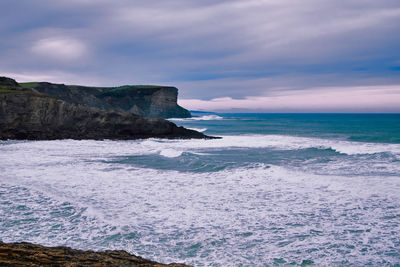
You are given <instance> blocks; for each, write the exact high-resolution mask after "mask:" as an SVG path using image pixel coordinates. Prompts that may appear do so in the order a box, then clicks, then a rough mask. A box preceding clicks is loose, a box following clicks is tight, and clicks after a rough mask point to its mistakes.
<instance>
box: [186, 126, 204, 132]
mask: <svg viewBox="0 0 400 267" xmlns="http://www.w3.org/2000/svg"><path fill="white" fill-rule="evenodd" d="M187 128H188V129H190V130H195V131H198V132H201V133H202V132H205V131H207V128H191V127H187Z"/></svg>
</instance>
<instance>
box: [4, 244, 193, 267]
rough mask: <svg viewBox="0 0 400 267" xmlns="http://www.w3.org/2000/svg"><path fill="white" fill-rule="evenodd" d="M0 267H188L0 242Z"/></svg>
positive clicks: (124, 255)
mask: <svg viewBox="0 0 400 267" xmlns="http://www.w3.org/2000/svg"><path fill="white" fill-rule="evenodd" d="M0 266H76V267H78V266H137V267H167V266H169V267H185V266H186V267H190V266H188V265H184V264H178V263H171V264H168V265H165V264H161V263H157V262H154V261H151V260H146V259H143V258H141V257H138V256H135V255H131V254H129V253H127V252H125V251H122V250H113V251H111V250H107V251H105V252H94V251H83V250H77V249H71V248H68V247H44V246H40V245H35V244H30V243H3V242H1V241H0Z"/></svg>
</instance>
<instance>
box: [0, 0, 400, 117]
mask: <svg viewBox="0 0 400 267" xmlns="http://www.w3.org/2000/svg"><path fill="white" fill-rule="evenodd" d="M0 10H1V16H0V34H1V39H0V59H1V60H0V75H3V76H10V77H13V78H15V79H17V81H51V82H59V83H66V84H83V85H98V86H117V85H124V84H163V85H174V86H177V87H178V88H179V97H180V104H181V105H183V106H184V107H186V108H189V109H195V110H214V111H218V110H224V111H263V112H400V26H399V25H400V1H399V0H387V1H386V0H379V1H378V0H246V1H244V0H238V1H235V0H231V1H224V0H223V1H217V0H214V1H209V0H202V1H194V0H169V1H161V0H159V1H153V0H145V1H144V0H143V1H136V0H57V1H55V0H18V1H16V0H1V1H0Z"/></svg>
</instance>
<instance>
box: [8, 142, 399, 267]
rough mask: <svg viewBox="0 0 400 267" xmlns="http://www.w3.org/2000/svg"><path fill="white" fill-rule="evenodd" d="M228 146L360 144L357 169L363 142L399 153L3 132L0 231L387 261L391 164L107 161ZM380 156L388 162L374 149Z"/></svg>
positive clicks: (222, 251)
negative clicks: (23, 137) (381, 169)
mask: <svg viewBox="0 0 400 267" xmlns="http://www.w3.org/2000/svg"><path fill="white" fill-rule="evenodd" d="M238 147H245V148H246V147H247V148H266V149H279V150H284V149H287V150H296V149H304V148H320V149H328V148H331V149H335V150H336V151H342V152H341V153H344V152H346V153H350V154H351V155H359V154H357V153H362V154H361V156H358V157H356V158H357V160H358V161H359V168H361V169H365V168H367V167H369V165H370V164H371V161H370V156H371V152H374V153H381V152H387V151H389V152H390V153H398V152H397V151H398V150H397V149H398V146H397V145H395V144H387V145H386V144H383V145H382V144H373V143H357V142H348V141H336V140H325V139H318V138H301V137H291V136H279V135H244V136H225V137H224V138H223V139H218V140H159V139H148V140H136V141H90V140H86V141H73V140H62V141H40V142H8V143H3V145H2V146H0V195H1V196H2V199H5V200H6V201H2V202H0V236H1V237H2V240H3V241H5V242H12V241H30V242H35V243H40V244H44V245H68V246H71V247H75V248H82V249H95V250H99V249H100V250H101V249H124V250H127V251H129V252H132V253H135V254H139V255H141V256H144V257H148V258H152V259H154V260H158V261H163V262H185V263H187V264H192V265H194V266H229V265H230V264H231V263H232V262H235V264H237V265H239V264H240V263H242V264H243V265H244V266H262V265H263V264H268V265H274V258H276V259H283V260H285V261H286V262H288V263H290V262H296V263H297V264H301V262H302V260H306V259H311V260H313V261H314V263H315V264H316V265H319V266H323V265H330V264H332V263H334V262H339V263H340V264H338V265H356V266H359V265H361V266H362V265H366V264H367V263H368V264H371V265H376V266H379V265H383V261H386V262H389V263H393V264H394V263H396V260H398V254H395V253H396V251H397V253H398V249H399V244H398V243H396V240H395V239H393V234H392V232H399V231H400V223H399V221H398V214H400V197H399V195H398V192H399V191H400V181H399V179H398V175H397V176H380V175H365V176H357V175H348V176H343V175H332V170H331V169H324V168H327V167H326V166H329V168H333V169H334V168H336V169H340V168H349V166H348V165H345V164H352V163H353V162H347V161H346V160H347V159H348V157H343V161H342V160H340V161H338V162H334V163H331V162H330V163H328V164H325V165H326V166H325V167H324V166H321V170H322V171H321V172H322V173H320V174H318V173H315V172H313V169H312V168H308V167H309V166H310V165H312V166H313V167H319V166H318V165H313V163H312V162H310V163H307V164H304V165H305V166H304V168H303V169H302V168H298V169H294V168H289V167H287V166H275V165H267V164H262V163H261V164H257V165H254V166H246V167H241V168H233V169H224V170H222V171H218V172H205V173H191V172H178V171H172V170H162V171H160V170H156V169H150V168H139V167H135V168H132V166H131V165H129V164H116V163H110V162H112V160H113V159H114V158H115V157H124V156H130V155H153V154H154V155H156V156H158V155H161V156H163V157H171V158H174V157H179V159H177V161H176V163H177V164H183V163H182V162H180V161H178V160H181V159H182V158H183V157H184V156H185V154H183V153H185V152H191V153H197V154H199V155H202V154H206V153H207V151H213V150H219V149H224V150H225V149H229V148H238ZM346 149H347V150H346ZM377 151H378V152H377ZM266 153H268V151H266ZM395 155H396V157H393V158H398V157H397V155H398V154H395ZM180 156H182V158H181V157H180ZM171 161H172V160H171ZM335 164H338V166H335ZM381 164H386V165H390V164H391V163H388V162H387V159H386V158H382V159H381ZM393 164H397V165H398V162H394V163H392V165H393ZM373 167H374V168H375V167H378V166H373ZM398 172H399V170H398V169H397V173H398ZM10 222H18V223H10ZM363 250H366V251H367V252H365V253H364V252H362V251H363ZM341 251H342V252H341ZM391 251H394V252H393V253H392V256H391V255H389V252H391ZM349 255H351V256H349ZM393 255H395V256H393ZM396 255H397V256H396ZM393 264H392V265H393Z"/></svg>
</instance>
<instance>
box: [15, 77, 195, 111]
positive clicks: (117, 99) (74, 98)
mask: <svg viewBox="0 0 400 267" xmlns="http://www.w3.org/2000/svg"><path fill="white" fill-rule="evenodd" d="M21 85H22V86H24V87H26V88H32V89H34V90H36V91H38V92H40V93H43V94H46V95H49V96H53V97H55V98H58V99H61V100H64V101H66V102H68V103H71V104H79V105H86V106H90V107H95V108H99V109H103V110H118V111H125V112H129V113H133V114H136V115H141V116H145V117H150V118H188V117H191V115H190V112H189V111H188V110H186V109H184V108H182V107H181V106H179V105H178V104H177V97H178V89H177V88H175V87H169V86H151V85H126V86H120V87H88V86H75V85H64V84H52V83H47V82H41V83H22V84H21Z"/></svg>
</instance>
